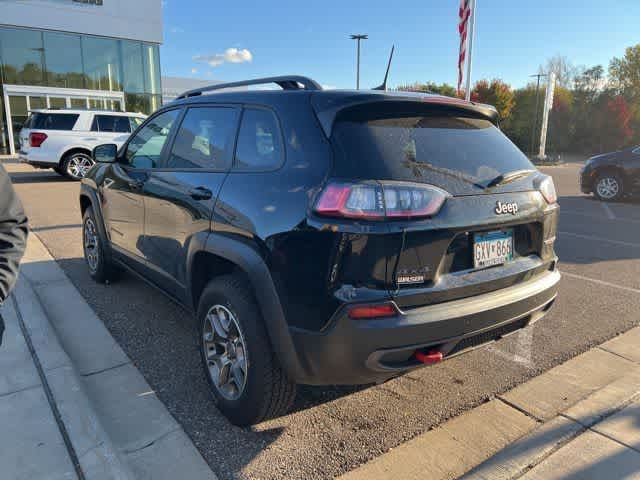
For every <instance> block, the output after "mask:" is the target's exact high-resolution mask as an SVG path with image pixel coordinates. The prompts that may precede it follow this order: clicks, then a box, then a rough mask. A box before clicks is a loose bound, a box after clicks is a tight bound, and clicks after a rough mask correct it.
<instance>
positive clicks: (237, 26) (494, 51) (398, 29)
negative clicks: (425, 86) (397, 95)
mask: <svg viewBox="0 0 640 480" xmlns="http://www.w3.org/2000/svg"><path fill="white" fill-rule="evenodd" d="M162 4H163V15H164V43H163V45H162V47H161V62H162V71H163V72H162V73H163V75H168V76H178V77H192V78H198V79H212V80H223V81H236V80H242V79H247V78H255V77H262V76H271V75H283V74H300V75H306V76H309V77H311V78H313V79H315V80H317V81H318V82H319V83H321V84H322V85H324V86H326V87H332V88H353V87H354V86H355V77H356V75H355V65H356V45H355V42H354V41H353V40H350V39H349V35H350V34H355V33H362V34H368V35H369V40H365V41H363V42H362V52H361V87H363V88H367V87H373V86H376V85H379V84H380V83H381V82H382V79H383V77H384V71H385V68H386V63H387V59H388V56H389V51H390V49H391V46H392V45H394V44H395V47H396V51H395V55H394V60H393V64H392V67H391V73H390V76H389V85H390V86H391V87H394V86H397V85H400V84H407V83H414V82H427V81H433V82H437V83H441V82H447V83H450V84H452V85H454V84H455V83H456V81H457V55H458V47H459V37H458V31H457V15H458V6H459V1H458V0H421V1H418V0H403V1H395V2H394V1H392V0H384V1H380V0H368V1H366V2H361V1H355V0H323V1H322V2H317V3H313V2H305V1H300V0H280V1H273V0H272V1H264V0H260V1H258V0H236V1H235V2H220V1H215V0H163V2H162ZM364 5H366V8H365V7H364ZM638 20H640V0H608V1H604V0H535V1H528V2H527V1H525V2H522V1H520V2H518V1H506V0H477V17H476V39H475V46H474V52H473V72H472V80H473V81H476V80H478V79H481V78H488V79H492V78H500V79H503V80H504V81H506V82H508V83H510V84H511V85H512V86H514V87H520V86H524V85H525V84H526V83H527V82H529V81H530V78H529V75H531V74H534V73H537V71H538V67H539V65H541V64H544V63H545V61H546V59H548V58H550V57H552V56H554V55H564V56H566V57H567V58H568V59H569V60H570V61H571V62H572V63H573V64H574V65H585V66H593V65H598V64H601V65H603V66H604V67H605V69H606V68H607V66H608V64H609V61H610V59H611V58H612V57H614V56H617V57H620V56H622V55H624V50H625V48H626V47H628V46H631V45H635V44H638V43H640V29H639V28H638Z"/></svg>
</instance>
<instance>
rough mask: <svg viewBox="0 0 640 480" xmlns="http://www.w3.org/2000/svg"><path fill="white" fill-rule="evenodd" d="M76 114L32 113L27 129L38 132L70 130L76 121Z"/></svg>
mask: <svg viewBox="0 0 640 480" xmlns="http://www.w3.org/2000/svg"><path fill="white" fill-rule="evenodd" d="M78 116H79V115H78V114H77V113H37V112H36V113H34V114H33V115H32V116H31V121H30V122H29V127H30V128H33V129H39V130H72V129H73V126H74V125H75V124H76V121H77V120H78Z"/></svg>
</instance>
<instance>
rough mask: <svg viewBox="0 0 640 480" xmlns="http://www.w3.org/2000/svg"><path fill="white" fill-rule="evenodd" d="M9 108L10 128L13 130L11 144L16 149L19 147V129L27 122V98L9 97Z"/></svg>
mask: <svg viewBox="0 0 640 480" xmlns="http://www.w3.org/2000/svg"><path fill="white" fill-rule="evenodd" d="M9 108H10V109H11V128H12V129H13V144H14V145H15V146H16V149H17V148H18V145H20V135H19V134H20V129H21V128H22V125H23V124H24V122H25V121H26V120H27V117H28V116H29V113H28V112H27V97H23V96H17V95H16V96H13V95H11V96H9Z"/></svg>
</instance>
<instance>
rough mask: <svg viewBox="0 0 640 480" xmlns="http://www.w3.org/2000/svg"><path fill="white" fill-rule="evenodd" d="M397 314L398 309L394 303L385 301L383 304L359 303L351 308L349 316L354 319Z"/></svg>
mask: <svg viewBox="0 0 640 480" xmlns="http://www.w3.org/2000/svg"><path fill="white" fill-rule="evenodd" d="M397 314H398V309H397V308H396V307H395V305H394V304H393V303H383V304H382V305H359V306H357V307H353V308H351V310H349V318H352V319H354V320H365V319H368V318H383V317H394V316H396V315H397Z"/></svg>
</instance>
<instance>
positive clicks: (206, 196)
mask: <svg viewBox="0 0 640 480" xmlns="http://www.w3.org/2000/svg"><path fill="white" fill-rule="evenodd" d="M189 195H191V198H193V199H194V200H210V199H211V197H213V192H212V191H211V190H209V189H208V188H206V187H196V188H192V189H191V190H189Z"/></svg>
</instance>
